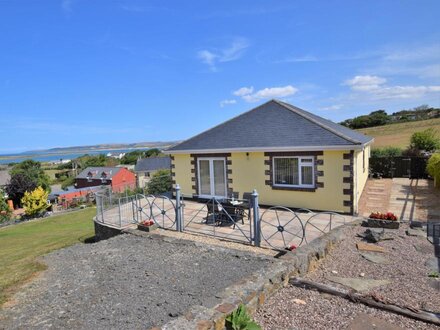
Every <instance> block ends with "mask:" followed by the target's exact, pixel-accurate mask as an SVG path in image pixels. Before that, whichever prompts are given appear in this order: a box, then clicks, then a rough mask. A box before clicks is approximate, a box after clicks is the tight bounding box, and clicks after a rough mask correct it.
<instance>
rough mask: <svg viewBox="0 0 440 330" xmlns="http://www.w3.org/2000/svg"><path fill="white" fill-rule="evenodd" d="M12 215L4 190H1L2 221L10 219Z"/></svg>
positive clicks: (0, 210)
mask: <svg viewBox="0 0 440 330" xmlns="http://www.w3.org/2000/svg"><path fill="white" fill-rule="evenodd" d="M10 215H11V209H10V208H9V205H8V203H7V202H6V199H5V197H4V195H3V192H2V191H1V190H0V223H1V222H3V221H6V220H9V217H10Z"/></svg>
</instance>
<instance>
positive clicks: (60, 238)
mask: <svg viewBox="0 0 440 330" xmlns="http://www.w3.org/2000/svg"><path fill="white" fill-rule="evenodd" d="M95 214H96V209H95V208H89V209H85V210H81V211H76V212H72V213H68V214H64V215H59V216H54V217H50V218H46V219H41V220H35V221H31V222H26V223H22V224H19V225H15V226H9V227H5V228H2V229H0V265H1V266H0V306H1V305H2V304H3V303H4V302H5V301H6V299H7V298H8V297H9V296H10V295H11V294H12V293H14V292H15V291H16V289H17V288H18V287H19V286H20V285H21V284H23V283H24V282H25V281H27V280H29V279H30V278H31V277H32V276H33V275H34V274H35V273H36V272H38V271H41V270H44V269H45V265H44V264H42V263H40V262H39V261H38V260H37V258H38V257H39V256H42V255H44V254H46V253H48V252H51V251H53V250H57V249H61V248H63V247H66V246H69V245H72V244H75V243H80V242H84V240H86V239H87V238H91V237H92V236H93V235H94V227H93V221H92V218H93V216H94V215H95Z"/></svg>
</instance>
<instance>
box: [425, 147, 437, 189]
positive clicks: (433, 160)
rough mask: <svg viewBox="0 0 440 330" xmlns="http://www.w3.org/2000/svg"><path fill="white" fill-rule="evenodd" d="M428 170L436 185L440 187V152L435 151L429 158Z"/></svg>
mask: <svg viewBox="0 0 440 330" xmlns="http://www.w3.org/2000/svg"><path fill="white" fill-rule="evenodd" d="M426 171H427V172H428V173H429V175H430V176H432V177H433V178H434V181H435V185H436V187H439V188H440V153H435V154H433V155H432V156H431V157H430V158H429V160H428V164H427V166H426Z"/></svg>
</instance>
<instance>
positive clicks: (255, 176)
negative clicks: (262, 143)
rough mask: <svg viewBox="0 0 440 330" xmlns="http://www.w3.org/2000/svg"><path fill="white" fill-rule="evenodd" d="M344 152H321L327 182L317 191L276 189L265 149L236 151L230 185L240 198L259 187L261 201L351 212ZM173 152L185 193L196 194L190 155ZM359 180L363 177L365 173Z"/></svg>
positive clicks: (176, 172)
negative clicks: (267, 181) (266, 161)
mask: <svg viewBox="0 0 440 330" xmlns="http://www.w3.org/2000/svg"><path fill="white" fill-rule="evenodd" d="M344 152H347V151H324V155H323V156H318V159H323V160H324V165H318V171H324V176H323V177H319V178H318V181H320V182H323V183H324V187H323V188H317V189H316V191H315V192H306V191H290V190H274V189H272V187H270V186H268V185H266V184H265V181H266V180H268V179H269V176H268V175H266V174H265V171H266V170H269V165H265V160H266V159H268V157H265V156H264V153H263V152H250V153H249V156H246V153H245V152H240V153H232V154H231V157H230V158H229V159H230V160H231V165H228V169H229V170H232V174H229V175H228V177H229V178H230V179H232V183H230V184H229V188H232V189H233V191H234V192H238V193H239V197H240V198H241V197H242V195H243V193H244V192H252V190H253V189H257V191H258V193H259V201H260V203H261V204H266V205H283V206H287V207H295V208H301V207H303V208H309V209H315V210H327V211H335V212H347V213H348V212H350V208H349V207H347V206H344V200H348V199H349V196H347V195H344V194H343V189H349V188H350V184H349V183H343V177H344V176H348V175H349V173H348V172H344V171H343V165H349V164H350V160H348V159H343V154H344ZM173 156H174V160H173V161H172V164H174V168H173V172H174V173H175V176H174V180H175V181H176V183H178V184H179V185H180V187H181V191H182V193H183V194H184V195H192V194H195V191H194V190H193V189H192V186H193V185H194V184H195V183H194V182H193V181H192V180H191V177H192V176H193V174H192V173H191V169H192V165H191V157H190V155H189V154H174V155H173ZM356 163H357V162H356V161H355V164H356ZM355 166H356V165H355ZM367 175H368V168H367ZM359 180H360V181H363V177H362V178H359Z"/></svg>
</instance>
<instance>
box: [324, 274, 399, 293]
mask: <svg viewBox="0 0 440 330" xmlns="http://www.w3.org/2000/svg"><path fill="white" fill-rule="evenodd" d="M327 279H328V280H329V281H332V282H334V283H339V284H342V285H344V286H347V287H349V288H352V289H354V290H356V291H368V290H370V289H372V288H375V287H378V286H382V285H387V284H390V283H391V281H389V280H372V279H367V278H351V277H336V276H328V277H327Z"/></svg>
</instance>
